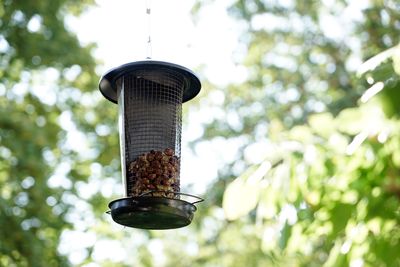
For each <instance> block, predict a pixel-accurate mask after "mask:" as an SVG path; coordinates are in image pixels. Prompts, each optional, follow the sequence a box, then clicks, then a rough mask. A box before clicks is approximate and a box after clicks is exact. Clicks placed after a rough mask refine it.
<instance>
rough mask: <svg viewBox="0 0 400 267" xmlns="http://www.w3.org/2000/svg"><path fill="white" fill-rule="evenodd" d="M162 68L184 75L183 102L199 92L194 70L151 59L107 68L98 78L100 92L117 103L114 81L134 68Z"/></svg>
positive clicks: (198, 82)
mask: <svg viewBox="0 0 400 267" xmlns="http://www.w3.org/2000/svg"><path fill="white" fill-rule="evenodd" d="M162 68H164V69H165V68H167V69H171V70H173V71H176V72H178V73H180V74H182V76H183V77H184V79H185V81H184V88H183V102H186V101H188V100H190V99H192V98H194V97H195V96H196V95H197V94H198V93H199V92H200V89H201V83H200V80H199V78H198V77H197V76H196V74H194V72H192V71H191V70H189V69H188V68H185V67H183V66H180V65H177V64H173V63H169V62H163V61H153V60H146V61H136V62H131V63H127V64H124V65H121V66H119V67H117V68H114V69H111V70H109V71H108V72H107V73H106V74H104V75H103V77H101V79H100V83H99V89H100V92H101V93H102V94H103V96H104V97H105V98H107V99H108V100H110V101H111V102H113V103H117V102H118V96H117V91H118V89H117V85H116V81H117V79H118V78H120V77H121V76H123V75H125V74H128V73H130V72H132V71H135V70H143V69H148V70H152V71H155V70H157V69H162Z"/></svg>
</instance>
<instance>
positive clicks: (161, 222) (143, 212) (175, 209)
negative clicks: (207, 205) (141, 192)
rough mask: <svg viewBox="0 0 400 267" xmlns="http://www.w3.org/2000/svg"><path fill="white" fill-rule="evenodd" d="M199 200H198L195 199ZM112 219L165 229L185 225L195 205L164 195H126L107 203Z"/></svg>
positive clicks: (139, 226)
mask: <svg viewBox="0 0 400 267" xmlns="http://www.w3.org/2000/svg"><path fill="white" fill-rule="evenodd" d="M197 202H199V201H197ZM108 206H109V208H110V210H111V211H110V213H111V216H112V218H113V220H114V221H115V222H116V223H118V224H121V225H124V226H127V227H133V228H140V229H152V230H165V229H175V228H180V227H184V226H187V225H189V224H190V223H191V221H192V219H193V215H194V212H195V211H196V206H195V205H194V203H189V202H187V201H184V200H180V199H171V198H165V197H149V196H147V197H127V198H121V199H117V200H114V201H112V202H110V204H109V205H108Z"/></svg>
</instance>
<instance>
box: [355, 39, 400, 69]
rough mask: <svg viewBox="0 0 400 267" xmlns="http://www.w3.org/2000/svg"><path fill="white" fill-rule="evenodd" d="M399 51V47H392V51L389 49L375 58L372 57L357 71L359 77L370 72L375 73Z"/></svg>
mask: <svg viewBox="0 0 400 267" xmlns="http://www.w3.org/2000/svg"><path fill="white" fill-rule="evenodd" d="M397 49H398V47H397V46H396V47H392V48H390V49H387V50H385V51H383V52H381V53H379V54H377V55H375V56H373V57H371V58H370V59H368V60H367V61H365V62H364V63H363V64H362V65H361V66H360V67H359V68H358V71H357V76H359V77H360V76H361V75H363V74H365V73H366V72H368V71H373V70H375V69H376V68H377V67H378V66H379V65H380V64H381V63H382V62H384V61H385V60H387V59H388V58H390V57H392V56H393V55H395V53H396V50H397Z"/></svg>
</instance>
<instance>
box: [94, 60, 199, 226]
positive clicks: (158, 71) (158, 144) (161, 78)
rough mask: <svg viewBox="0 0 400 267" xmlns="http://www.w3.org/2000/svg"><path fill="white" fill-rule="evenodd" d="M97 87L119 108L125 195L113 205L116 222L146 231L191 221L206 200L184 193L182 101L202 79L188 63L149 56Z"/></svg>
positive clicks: (110, 75)
mask: <svg viewBox="0 0 400 267" xmlns="http://www.w3.org/2000/svg"><path fill="white" fill-rule="evenodd" d="M99 88H100V91H101V93H102V94H103V96H104V97H105V98H107V99H108V100H109V101H111V102H113V103H117V104H118V109H119V115H118V121H119V134H120V150H121V166H122V178H123V179H122V180H123V185H124V190H125V195H124V197H123V198H121V199H117V200H114V201H112V202H110V204H109V208H110V213H111V216H112V218H113V220H114V221H115V222H117V223H119V224H121V225H124V226H128V227H135V228H142V229H172V228H179V227H183V226H186V225H188V224H190V223H191V221H192V218H193V215H194V212H195V211H196V206H195V205H194V204H196V203H198V202H201V201H202V199H201V198H199V197H195V196H192V195H189V194H185V193H182V192H181V191H180V166H181V130H182V103H184V102H186V101H188V100H190V99H192V98H194V97H195V96H196V95H197V94H198V93H199V92H200V88H201V83H200V80H199V79H198V78H197V76H196V75H195V74H194V73H193V72H192V71H191V70H189V69H187V68H185V67H182V66H179V65H176V64H172V63H167V62H161V61H152V60H146V61H138V62H132V63H128V64H125V65H122V66H120V67H118V68H115V69H112V70H110V71H109V72H107V73H106V74H105V75H104V76H103V77H102V78H101V80H100V84H99ZM187 197H190V198H191V199H192V200H193V201H188V200H187Z"/></svg>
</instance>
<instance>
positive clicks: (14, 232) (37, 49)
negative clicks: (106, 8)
mask: <svg viewBox="0 0 400 267" xmlns="http://www.w3.org/2000/svg"><path fill="white" fill-rule="evenodd" d="M93 3H94V1H92V0H85V1H75V0H60V1H13V0H0V225H1V227H0V266H18V267H19V266H68V265H69V261H68V260H67V258H66V257H65V256H63V255H61V254H60V253H59V250H58V246H59V240H60V235H61V233H62V231H63V230H64V229H66V228H71V227H72V226H73V223H75V222H76V221H79V220H81V221H82V220H87V217H88V215H87V212H90V210H91V209H90V208H89V209H86V207H85V212H80V213H79V214H78V215H77V214H76V209H77V207H73V206H75V205H80V206H82V201H81V202H79V201H78V200H79V198H81V197H82V196H81V195H79V194H77V190H78V189H79V187H77V185H78V184H79V183H80V184H85V183H86V181H87V180H88V178H89V177H92V176H93V172H92V171H91V166H92V165H91V164H93V162H94V161H98V162H101V163H102V164H104V165H105V166H109V167H108V169H107V168H105V171H104V172H101V173H100V174H99V175H98V176H103V177H107V176H110V173H115V170H117V169H118V163H117V164H116V163H115V159H114V157H113V156H112V154H117V153H118V145H117V142H118V141H117V138H116V137H114V135H110V136H112V137H109V136H108V135H107V133H108V132H112V131H115V130H114V129H113V128H111V127H112V125H114V122H113V121H112V115H111V116H103V115H104V114H106V113H107V112H108V113H112V112H114V110H113V109H108V108H107V107H102V108H101V109H100V108H97V110H96V107H95V106H92V105H93V104H94V103H97V102H98V99H100V98H101V96H98V95H99V94H98V91H97V90H96V88H97V82H98V76H97V75H96V73H95V72H94V68H95V66H96V62H95V61H94V60H93V58H92V55H91V50H92V48H93V45H87V46H83V45H81V44H80V42H79V40H78V39H77V37H76V36H75V35H74V34H73V33H71V32H70V31H69V30H68V29H67V27H66V18H67V17H68V16H75V15H79V14H80V13H81V12H82V11H84V10H85V9H86V8H87V7H88V6H90V5H92V4H93ZM93 91H94V92H95V93H94V94H92V92H93ZM110 108H111V106H110ZM99 117H103V118H102V122H103V123H104V124H105V125H102V124H100V123H99V119H98V118H99ZM107 118H110V120H109V121H107ZM96 127H100V128H101V129H99V128H96ZM99 132H100V134H98V133H99ZM115 136H116V135H115ZM82 138H86V140H85V141H83V142H82V141H80V139H82ZM99 140H101V141H99ZM86 143H88V144H89V145H88V146H87V145H82V144H86ZM107 143H112V145H110V147H111V148H114V149H115V151H112V153H109V154H107V153H103V150H104V149H105V147H107V146H106V145H105V144H107ZM99 144H101V145H102V146H101V145H99ZM88 152H91V153H88ZM117 162H118V161H117ZM116 173H118V172H116ZM83 197H84V198H86V199H89V201H90V200H93V201H92V203H96V201H97V203H98V202H99V201H101V200H102V198H101V197H99V196H97V195H94V196H90V195H89V196H83ZM91 197H92V198H91ZM83 203H84V202H83ZM101 204H104V203H101ZM94 207H95V209H96V208H97V209H101V208H102V209H103V210H102V211H104V209H105V207H106V206H105V205H104V206H100V207H97V206H94ZM81 209H82V208H81ZM74 210H75V213H73V211H74ZM83 230H84V229H83ZM88 253H90V251H88ZM87 256H90V255H87Z"/></svg>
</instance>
